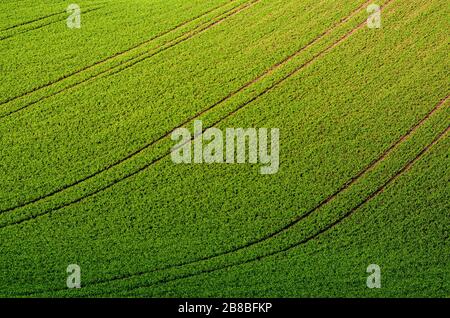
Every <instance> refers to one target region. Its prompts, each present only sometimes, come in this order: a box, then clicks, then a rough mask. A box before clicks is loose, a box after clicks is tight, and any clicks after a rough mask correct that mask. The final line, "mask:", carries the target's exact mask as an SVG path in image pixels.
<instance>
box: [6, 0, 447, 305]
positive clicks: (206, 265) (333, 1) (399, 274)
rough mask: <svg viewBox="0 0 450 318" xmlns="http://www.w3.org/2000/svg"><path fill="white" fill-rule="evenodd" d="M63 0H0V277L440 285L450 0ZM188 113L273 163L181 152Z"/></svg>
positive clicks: (439, 290)
mask: <svg viewBox="0 0 450 318" xmlns="http://www.w3.org/2000/svg"><path fill="white" fill-rule="evenodd" d="M71 3H74V2H72V1H69V2H68V1H50V0H40V1H31V0H21V1H17V0H14V1H13V0H2V1H1V3H0V16H1V19H0V24H1V25H0V49H1V52H2V57H1V64H0V70H1V75H2V85H1V86H0V87H1V88H0V149H1V159H0V180H1V182H0V297H94V296H95V297H113V296H114V297H115V296H120V297H449V296H450V200H449V198H450V158H449V157H450V138H449V130H450V107H449V106H450V101H449V94H450V80H449V79H450V55H449V52H450V50H449V49H450V36H449V33H448V30H449V29H450V19H449V16H450V6H449V5H448V2H447V1H444V0H412V1H407V0H378V1H366V0H348V1H343V0H342V1H338V0H283V1H282V0H110V1H106V0H102V1H100V0H98V1H90V0H77V1H76V3H77V4H78V5H79V6H80V8H81V27H80V28H75V29H72V28H69V27H68V26H67V23H66V19H67V17H68V16H69V14H70V13H67V12H66V8H67V6H68V5H69V4H71ZM373 3H376V4H378V5H379V6H380V7H381V12H380V14H381V21H382V26H381V28H375V29H373V28H369V27H368V26H367V22H366V20H367V18H368V16H369V14H370V13H368V12H367V10H366V9H367V7H368V6H369V5H370V4H373ZM196 120H201V121H202V122H203V127H204V129H206V128H211V127H217V128H220V129H222V130H224V129H226V128H229V127H243V128H248V127H253V128H262V127H265V128H279V130H280V140H279V144H280V158H279V161H280V167H279V171H278V172H277V173H275V174H271V175H263V174H260V168H261V163H258V164H175V163H174V162H173V161H172V160H171V156H170V152H171V149H172V147H173V146H174V141H173V140H172V139H171V133H172V132H173V131H174V129H176V128H179V127H186V128H188V129H189V130H192V127H193V123H194V121H196ZM69 264H78V265H79V266H80V268H81V286H82V287H81V288H79V289H78V288H75V289H68V288H67V286H66V279H67V276H68V273H67V272H66V268H67V266H68V265H69ZM370 264H377V265H379V266H380V268H381V282H382V285H381V288H368V287H367V285H366V279H367V277H368V276H369V273H367V272H366V269H367V267H368V266H369V265H370Z"/></svg>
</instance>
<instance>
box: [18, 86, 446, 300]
mask: <svg viewBox="0 0 450 318" xmlns="http://www.w3.org/2000/svg"><path fill="white" fill-rule="evenodd" d="M449 96H450V95H449ZM449 96H447V97H446V98H445V99H443V100H442V101H441V102H440V103H439V104H438V105H443V104H444V103H445V102H446V101H447V100H448V97H449ZM436 109H437V108H434V110H436ZM433 112H434V111H433ZM431 114H432V113H429V114H427V116H425V117H424V118H422V119H421V120H420V122H419V123H418V124H417V125H415V126H414V127H412V128H411V129H409V130H408V132H407V133H406V134H405V135H403V136H402V137H400V139H398V140H397V141H396V142H395V143H394V144H393V145H392V146H391V147H389V148H388V149H387V150H386V151H385V152H383V154H382V155H381V156H380V157H379V158H378V159H376V160H374V161H373V162H372V163H371V164H370V165H369V166H368V167H367V168H366V169H364V170H363V171H362V172H361V173H359V174H358V176H357V177H355V178H352V179H351V180H350V181H349V182H347V183H346V184H345V185H344V186H343V187H342V188H341V189H340V190H338V191H336V192H335V193H334V194H332V195H331V196H330V197H328V198H326V199H325V200H323V201H322V202H320V203H319V204H318V205H317V206H316V207H315V208H313V209H311V210H310V211H308V212H307V213H306V214H304V215H302V216H299V217H298V218H297V219H296V220H294V221H293V222H290V223H289V224H287V225H286V226H284V227H283V228H281V229H279V230H277V231H276V232H273V233H270V234H268V235H266V236H264V237H262V238H260V239H258V240H255V241H252V242H249V243H247V244H245V245H243V246H240V247H238V248H235V249H232V250H229V251H226V252H222V253H217V254H215V255H212V256H208V257H204V258H201V259H197V260H194V261H189V262H184V263H179V264H177V265H168V266H165V267H162V268H159V269H155V270H151V271H148V272H140V273H135V274H131V275H123V276H120V277H115V278H110V279H104V280H98V281H96V282H95V283H91V284H85V286H86V287H85V288H88V287H89V286H95V285H100V284H106V283H110V282H114V281H121V280H127V279H131V278H136V277H139V276H143V275H146V274H151V273H156V272H161V271H165V270H170V269H175V268H180V267H183V266H187V265H194V264H197V263H200V262H205V261H208V260H211V259H214V258H217V257H220V256H226V255H229V254H232V253H235V252H238V251H241V250H243V249H246V248H249V247H251V246H254V245H257V244H259V243H262V242H264V241H267V240H269V239H271V238H273V237H275V236H277V235H279V234H281V233H282V232H286V231H288V230H289V229H290V228H292V227H293V226H295V225H296V224H298V223H299V222H301V221H302V220H304V219H305V218H306V217H307V216H309V215H311V214H312V213H314V212H316V211H317V210H319V209H320V208H322V207H323V206H325V205H326V204H327V203H329V202H330V201H332V200H333V199H334V198H335V197H336V196H337V195H338V194H339V193H341V192H343V191H344V190H346V189H348V188H349V187H350V186H351V185H352V184H353V183H355V182H356V181H357V180H359V179H360V178H361V177H362V176H363V175H365V174H366V173H367V172H368V171H370V170H371V169H372V168H373V167H375V166H376V165H377V164H379V163H380V162H382V161H383V160H384V159H385V158H386V157H387V156H388V155H389V154H390V153H391V152H392V151H393V150H394V149H395V148H397V147H398V146H399V145H400V144H401V143H402V142H403V141H405V140H406V139H407V138H408V137H410V135H411V134H412V133H413V132H414V131H416V130H417V129H418V128H419V127H421V126H422V125H423V124H424V123H425V121H426V120H427V119H428V118H429V117H430V115H431ZM449 131H450V126H447V128H445V129H444V130H443V131H442V132H440V133H439V134H438V135H437V136H436V137H435V138H434V139H433V141H432V142H431V143H429V144H428V145H426V146H425V147H424V148H423V149H422V150H421V151H420V152H419V153H418V154H417V155H416V156H414V158H412V159H411V160H409V161H408V162H407V163H406V164H405V165H404V166H403V167H402V168H401V169H399V170H398V171H397V172H396V173H394V174H393V175H392V176H391V177H390V178H389V179H388V180H387V181H385V182H384V183H383V184H382V185H381V186H379V187H378V188H377V189H376V190H374V191H373V192H372V193H370V194H369V195H368V196H367V197H366V198H365V199H363V200H362V201H361V202H360V203H359V204H357V205H356V206H354V207H353V208H352V209H350V210H349V211H347V212H346V213H345V214H343V215H342V216H341V217H339V218H338V219H337V220H335V221H334V222H333V223H331V224H329V225H327V226H325V227H324V228H323V229H321V230H319V231H318V232H316V233H315V234H312V235H310V236H308V237H306V238H304V239H302V240H301V241H299V242H296V243H292V244H290V245H288V246H287V247H284V248H282V249H279V250H275V251H270V252H267V253H265V254H263V255H259V256H255V257H253V258H250V259H247V260H245V261H240V262H236V263H232V264H226V265H222V266H218V267H215V268H211V269H208V270H203V271H199V272H197V273H190V274H185V275H181V276H177V277H173V278H169V279H162V280H159V281H156V282H153V283H152V284H150V285H146V286H139V287H135V288H132V289H131V290H135V289H139V288H143V287H150V286H154V285H160V284H165V283H169V282H173V281H177V280H181V279H185V278H189V277H195V276H199V275H202V274H209V273H212V272H216V271H220V270H223V269H227V268H231V267H235V266H239V265H245V264H248V263H251V262H254V261H259V260H261V259H264V258H267V257H270V256H275V255H278V254H281V253H286V252H288V251H290V250H292V249H294V248H296V247H298V246H301V245H304V244H306V243H308V242H310V241H312V240H314V239H316V238H317V237H319V236H320V235H321V234H323V233H325V232H327V231H328V230H331V229H333V228H334V227H335V226H337V225H339V224H341V223H342V222H343V221H344V220H346V219H347V218H349V217H350V216H351V215H353V214H354V213H355V212H356V211H357V210H358V209H359V208H361V207H362V206H364V205H365V204H366V203H368V202H370V201H371V200H372V199H374V198H375V197H376V196H377V195H378V194H380V193H382V192H383V191H384V190H385V189H386V188H387V187H388V186H389V185H390V184H391V183H393V182H394V181H395V180H397V179H398V178H399V177H400V176H402V175H403V174H404V173H405V172H407V171H408V170H409V169H410V168H411V167H412V166H413V165H414V164H415V163H416V162H417V161H418V160H420V159H421V158H422V157H423V156H424V155H425V154H426V153H427V152H428V151H429V150H430V149H431V148H432V147H433V146H434V145H436V144H437V143H438V142H439V141H440V140H441V139H442V138H444V136H445V135H446V134H447V133H448V132H449ZM64 290H66V289H65V288H64V289H51V290H46V291H39V292H33V293H29V294H24V295H27V296H30V295H38V294H42V293H46V292H58V291H64ZM90 295H91V296H92V294H90Z"/></svg>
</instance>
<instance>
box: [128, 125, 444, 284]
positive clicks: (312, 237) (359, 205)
mask: <svg viewBox="0 0 450 318" xmlns="http://www.w3.org/2000/svg"><path fill="white" fill-rule="evenodd" d="M449 131H450V126H447V128H446V129H445V130H444V131H442V132H441V133H439V135H438V136H437V137H435V139H434V140H433V141H432V142H431V143H430V144H428V145H427V146H426V147H425V148H423V149H422V150H421V151H420V153H419V154H417V155H416V156H415V157H414V158H413V159H411V160H410V161H408V163H407V164H406V165H405V166H403V168H401V169H400V170H399V171H397V172H396V173H395V174H394V175H393V176H392V177H390V178H389V179H388V180H387V181H386V182H385V183H383V185H381V186H380V187H379V188H377V189H376V190H375V191H374V192H372V193H371V194H370V195H369V196H368V197H366V198H365V199H364V200H363V201H361V202H360V203H359V204H358V205H356V206H355V207H353V208H352V209H350V210H349V211H347V212H346V213H345V214H344V215H343V216H341V217H339V218H338V219H337V220H336V221H334V222H333V223H331V224H329V225H327V226H326V227H324V228H323V229H321V230H320V231H318V232H317V233H315V234H313V235H311V236H308V237H306V238H304V239H303V240H301V241H299V242H296V243H292V244H290V245H288V246H287V247H284V248H282V249H280V250H276V251H271V252H268V253H266V254H263V255H260V256H256V257H253V258H250V259H248V260H245V261H243V262H238V263H236V264H227V265H223V266H219V267H216V268H212V269H208V270H204V271H199V272H197V273H191V274H186V275H181V276H178V277H174V278H170V279H165V280H160V281H156V282H154V283H152V284H150V285H147V286H139V287H135V288H132V289H130V290H129V291H133V290H136V289H139V288H145V287H151V286H154V285H161V284H166V283H170V282H174V281H178V280H181V279H185V278H190V277H195V276H200V275H203V274H209V273H213V272H216V271H220V270H223V269H227V268H232V267H235V266H240V265H245V264H248V263H251V262H254V261H260V260H261V259H264V258H268V257H271V256H275V255H278V254H282V253H287V252H289V251H290V250H292V249H294V248H296V247H299V246H301V245H304V244H307V243H308V242H310V241H312V240H314V239H316V238H317V237H319V236H320V235H322V234H324V233H326V232H328V231H329V230H331V229H333V228H334V227H336V226H337V225H339V224H341V223H342V222H344V221H345V220H346V219H347V218H349V217H350V216H352V215H353V214H354V213H355V212H356V211H357V210H358V209H359V208H361V207H362V206H364V205H365V204H366V203H368V202H370V201H371V200H372V199H374V198H375V197H376V196H377V195H379V194H380V193H382V192H383V191H384V190H385V189H386V188H387V187H388V186H389V185H390V184H391V183H393V182H394V181H395V180H397V179H398V178H399V177H401V176H402V175H403V174H404V173H405V172H407V171H408V170H409V169H410V168H411V167H412V166H413V165H414V164H415V163H416V162H417V161H418V160H420V159H421V158H422V157H423V156H424V155H425V154H426V153H427V152H428V151H429V150H430V149H431V148H432V147H433V146H434V145H436V144H437V143H438V142H439V141H440V140H441V139H442V138H444V136H445V135H446V134H447V133H448V132H449Z"/></svg>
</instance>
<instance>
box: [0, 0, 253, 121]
mask: <svg viewBox="0 0 450 318" xmlns="http://www.w3.org/2000/svg"><path fill="white" fill-rule="evenodd" d="M235 1H236V0H231V1H230V2H227V3H225V4H222V5H220V6H217V7H215V8H213V9H210V10H208V11H206V12H204V13H202V14H201V15H199V16H197V17H195V18H193V19H190V20H188V21H185V22H183V23H181V24H179V25H177V26H176V27H174V28H172V29H170V30H167V31H164V32H162V33H160V34H158V35H156V36H154V37H152V38H151V39H148V40H146V41H144V42H142V43H139V44H137V45H135V46H133V47H131V48H129V49H127V50H125V51H122V52H119V53H117V54H114V55H112V56H110V57H107V58H105V59H103V60H101V61H98V62H96V63H94V64H91V65H89V66H86V67H83V68H82V69H80V70H78V71H75V72H72V73H70V74H67V75H64V76H62V77H60V78H58V79H57V80H55V81H53V82H49V83H47V84H44V85H41V86H39V87H36V88H34V89H32V90H30V91H28V92H26V93H23V94H21V95H18V96H16V97H12V98H10V99H7V100H5V101H3V102H1V103H0V106H1V105H5V104H8V103H10V102H13V101H15V100H18V99H22V98H24V97H27V96H29V95H31V94H33V93H35V92H37V91H41V90H43V89H45V88H50V87H52V86H54V85H56V84H58V83H60V82H62V81H63V80H66V79H70V78H72V77H74V76H76V75H79V74H82V73H83V72H86V71H89V70H91V69H93V68H95V67H97V66H99V65H103V64H105V63H107V62H109V61H114V60H115V59H117V58H118V57H120V56H126V55H127V54H128V53H130V52H131V51H133V50H135V49H138V48H140V47H142V46H145V45H146V44H148V43H151V42H153V41H155V40H157V39H159V38H161V37H163V36H165V35H167V34H170V33H172V32H175V31H177V30H178V29H180V28H182V27H183V26H185V25H187V24H189V23H191V22H194V21H196V20H198V19H201V18H203V17H204V16H206V15H208V14H210V13H212V12H214V11H216V10H219V9H221V8H222V7H224V6H226V5H228V4H229V3H232V2H235ZM259 1H261V0H251V1H250V3H247V2H244V3H243V4H239V5H237V6H234V7H232V8H231V9H229V10H227V11H225V12H224V13H221V14H219V15H218V16H215V17H214V18H212V19H211V20H210V21H207V22H205V23H203V24H201V25H200V26H197V27H195V28H194V29H192V30H188V31H187V32H185V33H183V34H181V35H179V36H178V37H176V38H175V39H174V40H171V41H169V42H166V43H163V44H161V45H159V46H157V47H155V48H152V50H156V52H154V53H152V54H150V55H149V56H146V57H145V58H144V59H147V58H150V57H153V56H155V55H157V54H159V53H162V52H164V51H165V50H167V49H169V48H171V47H173V46H175V45H177V44H180V43H182V42H184V41H186V40H189V39H191V38H192V37H194V36H195V35H198V34H200V33H202V32H204V31H207V30H209V29H210V28H212V27H213V26H215V25H216V24H217V23H219V22H222V21H223V20H225V19H227V18H229V17H230V16H233V15H235V14H238V13H240V12H241V11H242V10H244V9H246V8H248V7H250V6H252V5H254V4H256V3H257V2H259ZM215 19H219V20H218V21H215ZM211 21H212V22H211ZM202 27H203V28H202ZM146 54H147V52H145V51H144V52H141V53H139V54H137V55H136V56H134V57H131V59H129V60H125V61H122V62H119V63H118V64H117V65H115V66H113V67H111V68H108V69H106V70H103V71H100V72H99V73H97V74H95V75H93V76H91V77H87V78H85V79H82V80H80V81H77V82H76V83H74V84H71V85H69V86H67V87H64V88H62V89H60V90H58V91H56V92H53V93H50V94H48V95H45V96H43V97H40V98H38V99H36V100H34V101H32V102H29V103H26V104H25V105H23V106H21V107H19V108H17V109H15V110H12V111H10V112H7V113H5V114H3V115H0V119H3V118H6V117H8V116H10V115H12V114H15V113H18V112H20V111H22V110H24V109H27V108H29V107H30V106H32V105H34V104H37V103H39V102H41V101H43V100H46V99H48V98H51V97H54V96H56V95H59V94H61V93H64V92H66V91H68V90H69V89H72V88H75V87H78V86H79V85H81V84H84V83H86V82H90V81H91V80H95V79H97V78H99V77H100V76H101V75H104V74H106V73H108V72H110V71H111V70H114V69H117V68H119V67H120V66H122V65H124V64H126V63H129V62H131V61H133V60H135V59H138V58H139V57H142V56H145V55H146ZM144 59H142V60H144ZM142 60H141V61H142ZM133 65H134V64H133ZM126 68H128V67H125V68H123V69H120V70H119V71H123V70H125V69H126Z"/></svg>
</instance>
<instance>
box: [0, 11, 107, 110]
mask: <svg viewBox="0 0 450 318" xmlns="http://www.w3.org/2000/svg"><path fill="white" fill-rule="evenodd" d="M101 8H103V7H96V8H92V9H86V10H84V11H83V12H82V13H83V14H88V13H90V12H93V11H97V10H99V9H101ZM64 20H65V18H64V19H61V20H55V21H51V22H48V23H46V24H40V25H38V26H35V27H32V28H30V29H25V30H21V31H19V32H16V33H12V34H10V35H7V36H4V37H0V41H3V40H6V39H9V38H12V37H15V36H18V35H21V34H24V33H27V32H30V31H35V30H39V29H41V28H44V27H46V26H49V25H52V24H56V23H59V22H62V21H64ZM11 100H13V99H11ZM7 102H8V101H6V102H5V103H7ZM2 104H3V103H0V105H2Z"/></svg>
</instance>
